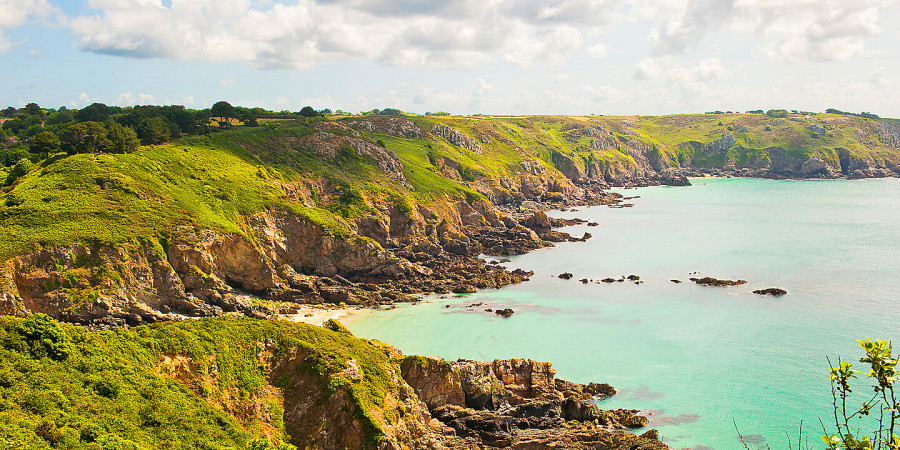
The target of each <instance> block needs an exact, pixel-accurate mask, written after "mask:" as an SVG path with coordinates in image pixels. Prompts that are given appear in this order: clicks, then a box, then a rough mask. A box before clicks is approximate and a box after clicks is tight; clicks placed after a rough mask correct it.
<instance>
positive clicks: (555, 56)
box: [504, 25, 581, 67]
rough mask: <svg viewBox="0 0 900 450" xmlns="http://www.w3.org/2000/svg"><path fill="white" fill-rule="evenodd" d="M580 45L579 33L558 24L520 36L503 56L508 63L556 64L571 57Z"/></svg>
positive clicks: (523, 65)
mask: <svg viewBox="0 0 900 450" xmlns="http://www.w3.org/2000/svg"><path fill="white" fill-rule="evenodd" d="M580 45H581V34H580V33H579V32H578V30H577V29H575V28H573V27H570V26H565V25H564V26H559V27H556V28H553V29H549V30H542V31H540V32H538V33H537V34H536V35H535V36H533V37H532V36H523V37H520V38H519V39H518V40H517V41H516V42H515V44H514V48H513V49H512V50H510V51H509V52H508V53H506V55H505V56H504V60H505V61H506V62H508V63H510V64H514V65H517V66H522V67H530V66H532V65H534V64H536V63H538V64H541V65H543V66H548V65H557V64H561V63H563V62H565V61H566V60H568V59H569V57H571V55H572V53H574V52H575V50H577V49H578V48H579V47H580Z"/></svg>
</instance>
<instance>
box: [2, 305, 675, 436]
mask: <svg viewBox="0 0 900 450" xmlns="http://www.w3.org/2000/svg"><path fill="white" fill-rule="evenodd" d="M0 358H2V359H3V361H5V362H6V364H4V365H3V366H2V367H0V402H2V404H3V405H4V407H3V408H2V409H0V421H2V423H3V424H4V427H3V439H4V442H5V443H6V445H7V446H8V447H11V448H36V449H43V448H67V449H68V448H248V449H250V448H278V449H285V450H286V449H287V448H290V447H285V446H284V445H283V444H282V443H289V444H292V445H293V446H296V447H297V448H300V449H479V448H517V449H531V448H602V449H661V448H667V447H666V446H665V445H664V444H662V443H661V442H660V441H659V440H658V439H657V436H656V432H655V431H648V432H645V433H644V434H643V435H642V436H635V435H634V434H632V433H631V432H630V431H631V430H633V429H637V428H640V427H643V426H646V424H647V422H646V418H644V417H642V416H641V415H638V414H636V412H635V411H622V410H616V411H604V410H601V409H599V408H597V406H596V404H595V403H594V401H593V400H595V399H597V398H602V397H604V396H608V395H612V394H613V393H614V390H613V389H612V388H611V387H609V386H608V385H602V384H594V383H591V384H588V385H581V384H577V383H570V382H566V381H562V380H559V379H557V378H555V373H554V371H553V369H552V368H551V367H550V365H549V364H548V363H541V362H536V361H531V360H518V359H512V360H495V361H493V362H490V363H487V362H478V361H457V362H448V361H443V360H440V359H434V358H424V357H416V356H403V355H402V354H400V352H399V351H397V350H396V349H394V348H392V347H390V346H387V345H385V344H382V343H379V342H377V341H368V340H363V339H357V338H355V337H353V336H352V335H351V334H350V333H349V332H348V331H346V329H345V328H344V327H343V326H341V325H340V324H339V323H337V322H329V323H327V324H326V326H325V328H322V327H316V326H311V325H306V324H298V323H291V322H285V321H275V320H258V319H249V318H216V319H199V320H194V321H187V322H167V323H160V324H154V325H145V326H140V327H135V328H132V329H130V330H124V329H119V330H117V331H115V332H112V331H88V330H86V329H85V328H83V327H75V326H70V325H65V324H60V323H57V322H55V321H53V320H51V319H49V318H48V317H47V316H45V315H41V314H36V315H32V316H30V317H29V318H28V319H17V318H10V317H0ZM63 393H65V394H63Z"/></svg>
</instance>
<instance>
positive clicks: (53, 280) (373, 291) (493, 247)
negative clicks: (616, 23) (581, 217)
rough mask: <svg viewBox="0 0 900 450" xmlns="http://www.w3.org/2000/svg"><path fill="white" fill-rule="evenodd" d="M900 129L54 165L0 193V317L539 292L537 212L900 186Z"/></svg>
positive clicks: (229, 137) (432, 120) (861, 127)
mask: <svg viewBox="0 0 900 450" xmlns="http://www.w3.org/2000/svg"><path fill="white" fill-rule="evenodd" d="M898 161H900V131H898V128H897V127H896V125H894V122H892V121H879V120H872V119H865V118H861V117H855V116H844V115H833V114H820V115H789V116H788V117H787V118H778V119H776V118H772V117H769V116H766V115H763V114H705V115H680V116H664V117H606V116H596V117H485V116H479V117H434V116H427V117H423V116H408V117H388V116H374V115H368V116H351V117H331V118H321V117H320V118H314V119H303V120H287V121H280V122H279V121H273V122H270V123H267V124H265V125H264V126H261V127H258V128H247V127H239V128H237V129H235V130H232V131H225V132H218V133H214V134H211V135H207V136H194V137H187V138H183V139H181V140H179V141H176V142H174V143H171V144H166V145H161V146H145V147H141V148H139V149H138V150H137V151H135V152H134V153H130V154H114V155H113V154H98V155H88V154H82V155H74V156H67V155H63V154H58V155H51V156H50V157H49V158H47V159H46V160H44V161H43V162H41V163H40V164H38V165H37V166H35V167H34V168H32V169H30V171H27V172H26V173H23V174H20V175H19V176H18V177H17V178H16V179H14V180H9V181H11V184H10V185H9V186H6V187H4V188H2V191H0V192H2V194H0V225H2V227H0V261H2V268H0V313H3V314H12V315H19V316H25V315H28V314H29V313H32V312H44V313H47V314H49V315H51V316H53V317H55V318H58V319H61V320H65V321H69V322H76V323H84V324H90V325H93V326H98V327H99V326H120V325H136V324H141V323H149V322H155V321H159V320H168V319H176V318H180V317H183V316H189V317H203V316H219V315H222V314H226V313H230V312H238V313H241V314H244V315H249V316H254V317H267V316H272V315H275V314H278V313H285V312H291V311H293V310H296V305H298V304H309V303H333V304H341V303H343V304H346V305H355V304H369V305H372V304H383V303H391V302H394V301H399V300H405V299H407V296H408V295H409V294H415V293H427V292H438V293H446V292H451V291H453V292H472V291H474V290H475V289H479V288H486V287H499V286H503V285H506V284H509V283H517V282H521V281H524V280H526V279H527V277H528V274H527V273H525V272H521V271H519V272H515V273H513V272H508V271H505V270H503V269H501V268H498V267H493V266H488V265H485V264H484V263H483V262H481V261H480V260H479V259H478V258H477V256H478V255H480V254H495V255H509V254H515V253H522V252H525V251H529V250H532V249H535V248H540V247H543V246H547V245H552V244H551V242H548V241H561V240H571V239H574V238H571V237H569V236H566V235H561V234H559V233H556V232H553V231H550V229H549V228H550V227H549V224H547V223H545V222H546V220H538V218H537V216H536V215H535V214H536V213H537V214H540V211H541V210H544V209H547V208H551V207H559V206H568V205H576V204H594V205H597V204H612V203H615V202H616V201H618V200H617V196H616V195H614V194H610V193H608V192H606V191H604V190H603V189H604V188H605V187H607V186H609V185H645V184H656V183H664V184H671V185H686V184H688V182H687V179H686V178H685V175H692V174H693V175H697V174H703V173H714V174H720V175H744V176H766V177H825V178H833V177H839V176H846V177H850V178H858V177H868V176H888V175H895V174H896V172H897V170H898V166H897V162H898Z"/></svg>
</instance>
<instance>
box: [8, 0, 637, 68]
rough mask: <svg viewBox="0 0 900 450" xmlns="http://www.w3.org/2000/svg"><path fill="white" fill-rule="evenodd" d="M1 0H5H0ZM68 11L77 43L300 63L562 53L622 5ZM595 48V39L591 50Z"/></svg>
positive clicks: (319, 4)
mask: <svg viewBox="0 0 900 450" xmlns="http://www.w3.org/2000/svg"><path fill="white" fill-rule="evenodd" d="M7 1H9V0H7ZM89 5H90V6H91V7H92V8H94V9H96V10H98V11H97V14H91V15H83V16H78V17H74V18H72V19H71V20H70V21H69V22H68V23H69V26H70V28H71V30H72V31H73V32H74V33H75V34H77V35H78V36H80V40H79V42H78V47H79V48H80V49H82V50H85V51H89V52H95V53H102V54H111V55H119V56H127V57H133V58H169V59H178V60H203V61H244V62H247V63H249V64H250V65H252V66H254V67H258V68H265V69H279V70H305V69H309V68H312V67H314V66H316V65H319V64H324V63H329V62H333V61H344V60H358V59H366V60H376V61H379V62H381V63H384V64H387V65H392V66H400V67H415V68H428V69H471V68H473V67H476V66H478V65H480V64H484V63H486V62H488V61H490V60H491V59H492V58H493V57H494V55H497V54H501V55H503V56H504V59H505V60H506V61H508V62H510V63H511V64H515V65H522V66H528V65H531V64H534V63H536V62H538V61H539V60H540V61H541V62H543V61H544V60H545V59H547V60H549V62H550V63H558V62H561V61H565V60H566V59H567V58H568V57H569V56H570V55H571V54H572V53H573V52H574V51H575V50H578V49H579V47H580V45H581V34H582V32H583V31H588V30H595V29H596V28H597V27H598V26H599V25H602V24H604V23H606V22H607V20H608V18H609V17H611V16H613V15H614V14H615V12H616V11H617V10H618V9H619V8H621V7H622V6H621V5H620V4H619V2H616V1H613V0H557V1H549V2H548V1H546V0H516V1H513V0H460V1H454V2H447V1H445V0H399V1H388V0H365V1H364V0H297V1H296V2H287V1H284V0H282V1H265V2H261V1H255V2H254V1H250V0H170V1H167V2H163V1H162V0H141V1H134V0H90V1H89ZM600 50H602V46H596V45H595V48H594V49H593V51H594V52H595V53H596V52H597V51H600Z"/></svg>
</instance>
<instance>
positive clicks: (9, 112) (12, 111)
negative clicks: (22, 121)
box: [3, 106, 19, 117]
mask: <svg viewBox="0 0 900 450" xmlns="http://www.w3.org/2000/svg"><path fill="white" fill-rule="evenodd" d="M17 112H19V110H17V109H16V108H14V107H12V106H7V107H6V109H4V110H3V117H14V116H15V115H16V113H17Z"/></svg>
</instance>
